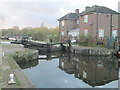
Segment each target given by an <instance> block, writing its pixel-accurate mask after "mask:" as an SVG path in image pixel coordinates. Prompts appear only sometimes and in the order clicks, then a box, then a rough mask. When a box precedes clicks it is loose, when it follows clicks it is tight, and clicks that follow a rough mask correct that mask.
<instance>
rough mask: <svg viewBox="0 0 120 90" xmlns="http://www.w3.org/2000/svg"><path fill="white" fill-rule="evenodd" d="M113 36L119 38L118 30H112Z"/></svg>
mask: <svg viewBox="0 0 120 90" xmlns="http://www.w3.org/2000/svg"><path fill="white" fill-rule="evenodd" d="M112 36H113V37H114V38H116V37H117V36H118V30H112Z"/></svg>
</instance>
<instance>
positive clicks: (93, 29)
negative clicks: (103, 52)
mask: <svg viewBox="0 0 120 90" xmlns="http://www.w3.org/2000/svg"><path fill="white" fill-rule="evenodd" d="M58 21H59V35H60V40H61V41H65V40H68V39H70V40H71V39H76V37H77V38H78V37H79V36H82V35H84V36H90V37H91V38H90V39H91V40H92V41H93V42H94V43H98V42H99V43H105V44H106V40H107V37H110V36H113V37H117V36H119V35H120V13H118V12H116V11H113V10H111V9H109V8H107V7H103V6H97V5H94V6H92V7H86V9H85V10H84V11H83V12H81V13H79V9H76V10H75V13H68V14H67V15H65V16H63V17H61V18H60V19H58ZM73 34H74V35H73ZM71 36H73V37H74V38H71ZM79 39H82V38H81V37H79Z"/></svg>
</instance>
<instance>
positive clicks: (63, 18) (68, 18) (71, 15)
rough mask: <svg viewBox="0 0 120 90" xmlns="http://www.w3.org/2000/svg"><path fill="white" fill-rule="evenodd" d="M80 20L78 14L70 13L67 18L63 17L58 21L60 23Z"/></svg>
mask: <svg viewBox="0 0 120 90" xmlns="http://www.w3.org/2000/svg"><path fill="white" fill-rule="evenodd" d="M77 18H78V14H76V13H68V14H66V15H65V16H63V17H61V18H60V19H58V21H61V20H66V19H67V20H76V19H77Z"/></svg>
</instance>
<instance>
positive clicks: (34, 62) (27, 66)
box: [19, 60, 39, 69]
mask: <svg viewBox="0 0 120 90" xmlns="http://www.w3.org/2000/svg"><path fill="white" fill-rule="evenodd" d="M38 62H39V61H38V60H34V61H31V62H27V63H21V64H19V66H20V67H21V68H22V69H26V68H31V67H35V66H37V65H38Z"/></svg>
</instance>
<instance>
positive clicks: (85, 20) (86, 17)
mask: <svg viewBox="0 0 120 90" xmlns="http://www.w3.org/2000/svg"><path fill="white" fill-rule="evenodd" d="M84 22H85V23H87V22H88V15H85V16H84Z"/></svg>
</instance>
